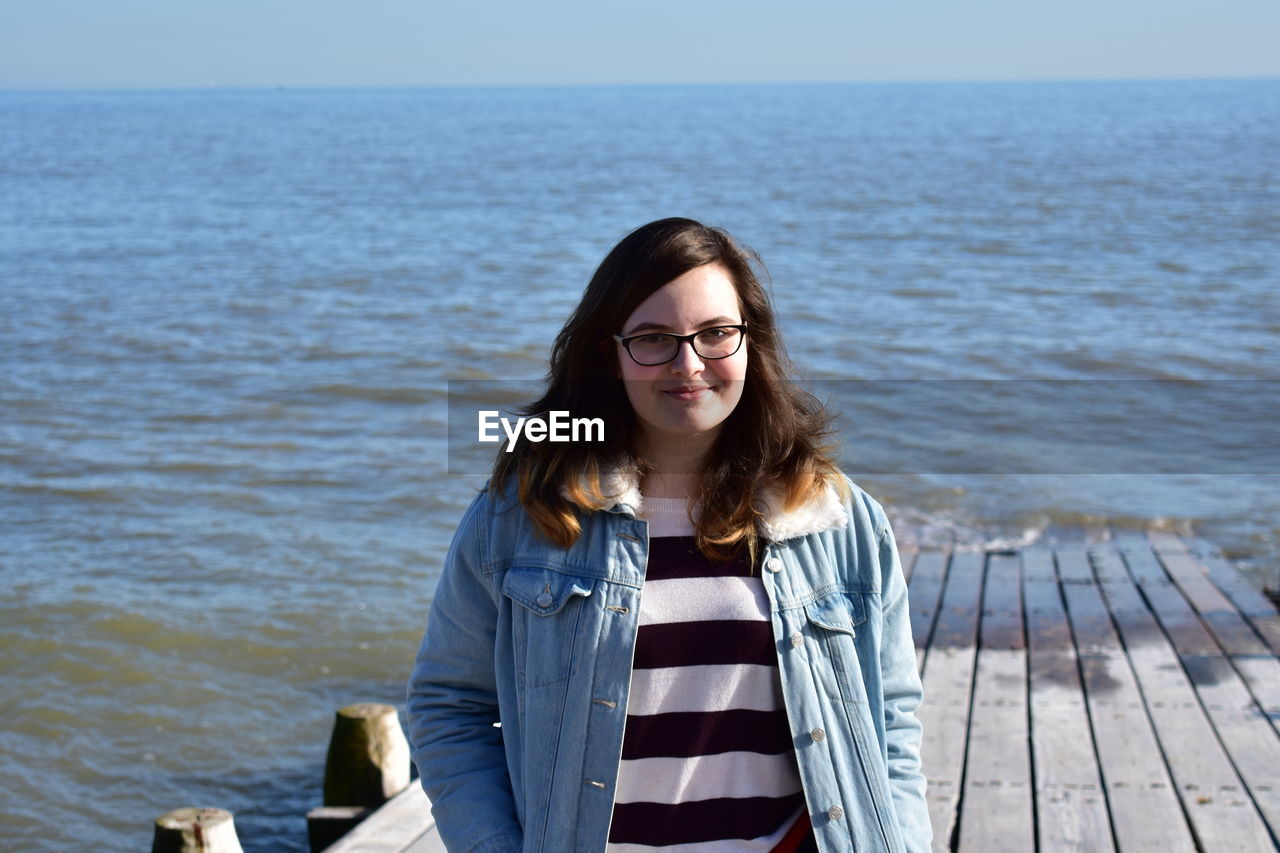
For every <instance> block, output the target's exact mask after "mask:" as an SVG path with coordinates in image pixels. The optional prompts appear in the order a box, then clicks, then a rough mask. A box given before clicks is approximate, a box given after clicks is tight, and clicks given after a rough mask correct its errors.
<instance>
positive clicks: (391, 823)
mask: <svg viewBox="0 0 1280 853" xmlns="http://www.w3.org/2000/svg"><path fill="white" fill-rule="evenodd" d="M434 826H435V820H434V819H433V818H432V817H431V802H430V800H428V799H427V795H426V793H425V792H423V790H422V786H421V785H420V784H418V780H417V779H415V780H413V781H412V782H410V783H409V787H407V788H405V789H404V790H403V791H401V792H400V793H399V794H396V795H395V796H394V797H392V798H391V799H390V800H387V802H385V803H384V804H383V805H382V806H381V807H380V808H379V809H378V810H377V811H375V812H374V813H373V814H371V815H369V817H367V818H365V820H364V821H363V822H361V823H360V825H359V826H357V827H356V828H355V829H353V830H351V831H350V832H348V833H347V834H346V835H344V836H343V837H342V838H341V839H339V840H338V843H336V844H333V845H331V846H329V847H326V848H325V853H401V851H403V850H404V849H405V847H406V846H408V845H409V844H412V843H413V842H414V841H416V840H417V839H418V838H420V837H421V836H423V835H425V834H426V833H427V832H428V830H430V829H431V828H432V827H434ZM437 851H438V853H444V845H443V844H441V845H440V846H439V847H436V848H434V849H433V848H431V847H426V848H425V849H423V850H421V851H418V853H437Z"/></svg>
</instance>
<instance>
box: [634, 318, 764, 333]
mask: <svg viewBox="0 0 1280 853" xmlns="http://www.w3.org/2000/svg"><path fill="white" fill-rule="evenodd" d="M740 325H742V321H741V320H735V319H733V318H732V317H725V316H720V317H712V318H711V319H710V320H703V321H702V322H701V323H698V324H697V325H696V326H694V328H695V329H698V330H699V331H701V330H703V329H710V328H713V327H715V326H740ZM652 331H659V332H670V331H671V327H670V326H664V325H662V324H661V323H641V324H640V325H638V326H635V327H634V328H632V329H631V331H629V332H623V333H622V337H624V338H629V337H631V336H632V335H638V334H641V333H643V332H652Z"/></svg>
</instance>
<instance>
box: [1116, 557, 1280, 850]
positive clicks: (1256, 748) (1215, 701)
mask: <svg viewBox="0 0 1280 853" xmlns="http://www.w3.org/2000/svg"><path fill="white" fill-rule="evenodd" d="M1159 541H1160V543H1161V547H1160V551H1159V552H1158V556H1159V561H1160V562H1161V563H1162V564H1163V565H1164V567H1165V570H1166V571H1167V572H1168V573H1169V575H1170V577H1171V578H1172V579H1173V581H1174V583H1175V584H1176V585H1177V587H1178V589H1179V590H1180V591H1182V592H1184V593H1186V594H1187V597H1186V599H1185V600H1182V601H1178V602H1168V601H1166V600H1165V597H1163V596H1162V597H1159V598H1156V599H1153V600H1152V601H1151V605H1152V611H1153V612H1154V614H1155V616H1156V618H1157V619H1158V620H1159V621H1160V622H1161V624H1165V623H1166V622H1168V621H1170V620H1172V621H1175V622H1177V623H1181V622H1182V621H1183V620H1184V619H1185V618H1186V614H1187V613H1188V612H1190V611H1191V605H1192V604H1193V603H1194V604H1196V605H1197V607H1196V609H1197V610H1199V611H1200V613H1201V616H1203V615H1204V613H1205V611H1206V610H1207V611H1209V612H1210V613H1216V614H1217V615H1218V616H1219V619H1218V620H1216V623H1217V624H1220V625H1234V627H1233V628H1231V629H1229V630H1227V631H1226V634H1225V635H1226V641H1227V642H1221V641H1219V640H1218V638H1217V637H1215V638H1214V640H1215V645H1214V648H1213V649H1211V650H1210V651H1208V652H1207V653H1201V652H1200V650H1199V648H1198V644H1197V646H1196V647H1194V648H1190V649H1188V648H1183V647H1182V646H1181V645H1180V644H1179V636H1185V632H1182V633H1181V634H1179V635H1173V634H1171V639H1173V641H1174V647H1175V650H1176V651H1177V652H1178V653H1179V657H1180V660H1181V663H1182V667H1183V669H1184V670H1185V671H1186V673H1187V676H1188V678H1189V679H1190V681H1191V684H1192V686H1193V687H1194V688H1195V692H1196V694H1197V695H1198V696H1199V698H1200V702H1201V704H1202V705H1203V707H1204V710H1205V713H1206V714H1207V715H1208V717H1209V721H1210V722H1211V723H1212V725H1213V728H1214V730H1215V731H1216V732H1217V734H1218V738H1219V739H1220V740H1221V742H1222V745H1223V747H1224V748H1225V749H1226V751H1227V755H1228V756H1229V758H1230V759H1231V762H1232V763H1233V764H1234V765H1235V769H1236V771H1237V772H1238V773H1239V775H1240V777H1241V779H1242V780H1243V781H1244V784H1245V786H1246V790H1247V792H1248V794H1249V795H1250V796H1251V797H1252V799H1253V804H1254V806H1255V807H1256V808H1257V809H1258V811H1259V812H1260V813H1261V814H1262V817H1263V819H1264V820H1265V821H1266V823H1267V824H1268V826H1269V827H1270V829H1271V831H1272V833H1273V834H1275V835H1277V836H1278V837H1280V733H1278V732H1277V731H1276V729H1275V727H1274V725H1273V724H1272V722H1271V721H1269V720H1268V718H1267V715H1266V714H1265V713H1264V710H1263V708H1262V707H1261V706H1260V705H1259V704H1258V703H1257V702H1255V699H1254V696H1253V695H1252V694H1251V692H1250V690H1249V688H1248V686H1246V683H1245V681H1244V680H1242V679H1241V675H1240V673H1237V671H1236V667H1235V666H1233V662H1234V661H1235V660H1238V659H1240V658H1243V659H1248V658H1250V657H1251V656H1253V657H1254V659H1253V660H1252V661H1250V662H1251V663H1255V662H1256V664H1259V665H1260V664H1263V663H1264V662H1266V663H1270V664H1271V667H1270V671H1269V672H1268V673H1267V674H1266V675H1265V676H1262V669H1261V667H1260V666H1259V667H1257V668H1255V669H1254V670H1253V673H1254V675H1255V677H1259V676H1261V677H1263V678H1264V679H1265V680H1264V681H1261V682H1260V683H1259V688H1260V689H1261V690H1263V691H1272V692H1274V691H1275V689H1276V687H1277V680H1280V661H1277V660H1276V659H1275V658H1273V657H1271V656H1270V655H1266V657H1265V658H1259V657H1256V655H1257V653H1259V652H1261V653H1262V654H1264V655H1265V654H1266V647H1265V646H1264V645H1263V644H1262V642H1261V641H1260V640H1258V638H1257V637H1256V635H1254V634H1253V632H1252V631H1250V630H1249V629H1248V626H1247V625H1245V623H1244V621H1243V619H1239V622H1238V623H1233V622H1232V621H1231V619H1230V617H1237V618H1238V614H1237V613H1236V612H1235V610H1234V608H1233V607H1232V605H1231V603H1230V601H1228V599H1227V598H1226V596H1224V595H1223V594H1222V593H1221V592H1220V591H1219V590H1218V589H1217V588H1216V587H1214V586H1212V585H1211V584H1209V583H1208V579H1207V577H1206V576H1205V574H1204V573H1203V571H1202V570H1201V568H1200V566H1199V565H1198V564H1197V563H1196V562H1195V560H1194V559H1193V558H1192V557H1191V555H1190V553H1188V551H1187V550H1186V548H1185V546H1184V545H1183V544H1182V543H1181V541H1179V540H1177V539H1176V537H1172V536H1166V537H1162V538H1161V539H1160V540H1159ZM1130 559H1131V560H1148V559H1155V557H1154V556H1152V555H1151V554H1150V552H1148V554H1147V555H1133V556H1132V557H1131V558H1130ZM1131 565H1132V564H1131ZM1202 608H1203V609H1202ZM1209 627H1210V628H1211V629H1212V628H1213V623H1210V625H1209ZM1209 633H1213V632H1212V630H1211V631H1210V632H1209ZM1250 638H1252V639H1250ZM1228 643H1229V644H1231V646H1232V647H1233V648H1237V649H1240V650H1241V654H1240V656H1239V658H1235V657H1228V656H1227V655H1226V654H1225V652H1226V651H1227V648H1226V647H1227V644H1228ZM1245 669H1246V671H1248V665H1247V664H1246V667H1245Z"/></svg>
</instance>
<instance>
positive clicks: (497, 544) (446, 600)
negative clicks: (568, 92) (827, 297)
mask: <svg viewBox="0 0 1280 853" xmlns="http://www.w3.org/2000/svg"><path fill="white" fill-rule="evenodd" d="M787 368H788V362H787V360H786V356H785V354H784V351H783V348H782V344H781V342H780V341H779V339H778V335H777V329H776V327H775V323H774V318H773V312H772V309H771V307H770V305H769V301H768V298H767V296H766V294H765V292H764V290H763V288H762V287H761V286H760V283H759V282H758V281H757V279H756V277H755V275H754V273H753V272H752V268H751V265H750V262H749V257H748V255H747V254H746V253H745V252H744V251H743V250H742V249H740V248H739V247H738V246H737V245H735V243H734V242H733V241H732V240H731V239H730V238H729V236H728V235H727V234H725V233H724V232H723V231H720V230H718V229H712V228H707V227H705V226H703V225H701V224H699V223H697V222H694V221H691V220H688V219H664V220H660V221H658V222H653V223H650V224H649V225H645V226H643V227H642V228H640V229H638V230H636V231H635V232H633V233H632V234H630V235H628V236H627V237H626V238H624V239H623V240H622V242H620V243H619V244H618V245H617V246H616V247H615V248H614V249H613V250H612V251H611V252H610V253H609V255H608V256H607V257H606V258H605V259H604V261H603V262H602V263H601V265H600V267H599V269H598V270H597V271H596V273H595V275H594V276H593V278H592V279H591V282H590V284H589V285H588V286H587V289H586V292H585V294H584V295H583V298H582V301H581V303H580V304H579V305H578V307H577V309H576V310H575V312H574V314H573V316H572V317H571V318H570V319H569V321H568V323H567V324H566V325H565V327H564V329H563V330H562V331H561V332H560V334H559V336H558V337H557V339H556V342H555V345H554V347H553V349H552V354H551V366H550V378H549V382H548V388H547V391H546V393H545V395H544V396H543V397H542V399H541V400H539V401H537V402H536V403H533V404H532V405H531V406H530V407H529V408H528V411H527V413H529V414H536V413H547V412H552V411H567V412H569V413H570V414H571V416H572V417H574V418H577V417H587V418H601V419H602V420H603V421H604V424H605V430H604V440H603V441H597V442H577V443H551V442H541V443H533V442H529V441H524V442H520V443H518V444H517V445H516V446H515V448H514V449H513V451H512V452H511V453H505V452H504V453H499V454H498V461H497V463H496V465H495V468H494V476H493V478H492V480H491V481H490V483H489V484H488V485H487V486H486V488H485V489H484V490H483V491H482V492H481V494H480V495H479V496H478V497H477V498H476V499H475V501H474V502H473V503H472V505H471V507H470V508H469V509H468V510H467V513H466V515H465V516H464V517H463V520H462V522H461V524H460V526H459V528H458V531H457V534H456V535H455V537H454V541H453V544H452V545H451V547H450V549H449V553H448V556H447V557H446V560H445V568H444V573H443V576H442V578H441V580H440V584H439V587H438V589H437V591H436V595H435V600H434V603H433V605H432V608H431V614H430V618H429V620H428V624H427V631H426V636H425V638H424V640H423V645H422V650H421V652H420V653H419V655H418V659H417V664H416V667H415V670H414V673H413V677H412V679H411V681H410V685H409V722H410V736H411V740H412V742H413V745H414V755H413V757H414V761H415V763H416V764H417V766H418V770H419V773H420V775H421V777H422V780H423V785H424V787H425V789H426V791H427V794H428V796H429V797H430V799H431V801H432V810H433V813H434V814H435V817H436V821H437V825H438V826H439V829H440V834H441V837H442V838H443V839H444V841H445V843H446V845H447V846H448V848H449V850H450V851H468V853H470V851H520V850H524V851H535V850H536V851H554V853H562V851H600V850H605V849H608V850H611V851H651V850H659V849H670V850H681V851H705V853H730V851H733V853H737V851H797V850H799V851H814V850H819V851H824V853H835V851H850V850H857V851H924V850H927V849H929V846H930V838H931V831H930V826H929V818H928V812H927V810H926V807H925V800H924V787H925V783H924V777H923V776H922V775H921V773H920V768H919V747H920V726H919V723H918V722H917V720H916V718H915V710H916V707H917V705H918V704H919V701H920V681H919V678H918V677H917V675H916V669H915V652H914V647H913V644H912V641H911V633H910V625H909V619H908V610H907V596H906V587H905V583H904V580H903V577H902V571H901V568H900V565H899V562H898V556H897V549H896V546H895V545H894V540H893V536H892V533H891V532H890V530H889V525H888V522H887V520H886V518H885V515H884V512H883V511H882V509H881V508H880V506H879V505H878V504H877V503H876V502H875V501H874V500H872V499H871V498H870V497H868V496H867V495H865V494H864V493H863V492H861V491H860V490H859V489H858V488H857V487H856V486H854V485H853V484H852V483H850V482H849V481H848V480H847V479H845V478H844V476H843V475H842V474H840V472H839V471H838V469H837V468H836V465H835V463H834V461H833V459H832V456H831V454H830V451H829V449H828V448H827V447H826V446H825V445H824V443H823V437H824V435H825V432H826V429H827V420H826V416H825V414H824V412H823V410H822V408H821V406H820V405H819V404H818V403H817V401H816V400H814V399H813V398H812V397H811V396H809V395H808V394H805V393H804V392H801V391H799V390H798V389H796V388H795V387H794V386H793V385H791V384H790V383H789V382H788V381H787ZM499 722H500V726H498V725H496V724H498V723H499Z"/></svg>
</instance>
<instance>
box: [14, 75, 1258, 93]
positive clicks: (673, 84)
mask: <svg viewBox="0 0 1280 853" xmlns="http://www.w3.org/2000/svg"><path fill="white" fill-rule="evenodd" d="M1278 80H1280V75H1233V74H1223V75H1209V76H1115V77H1112V76H1098V77H971V78H919V79H910V78H908V79H887V78H886V79H878V78H864V79H849V80H719V81H615V82H540V83H520V82H502V83H498V82H491V83H219V82H217V81H211V82H209V83H206V84H204V85H198V84H185V83H184V84H126V85H117V86H93V85H80V84H68V85H56V86H9V85H6V84H4V83H2V82H0V92H3V93H24V92H25V93H56V92H65V93H71V92H212V91H229V92H235V91H242V92H263V91H283V90H290V91H357V90H368V91H388V90H420V89H434V90H441V89H640V88H650V89H654V88H697V87H708V88H710V87H726V88H728V87H766V86H776V87H786V86H916V85H929V86H942V85H987V84H1014V85H1019V84H1022V85H1030V84H1045V83H1048V84H1061V83H1223V82H1272V81H1278Z"/></svg>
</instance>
